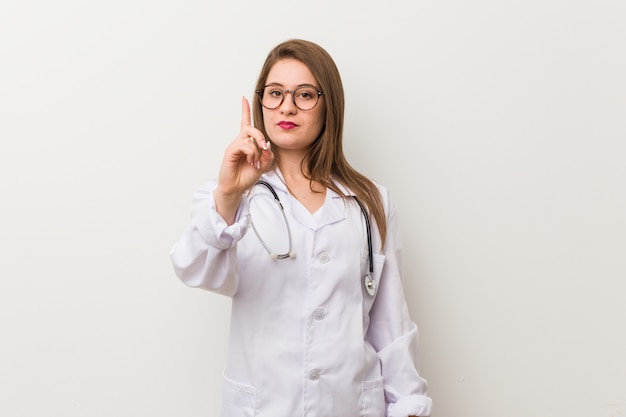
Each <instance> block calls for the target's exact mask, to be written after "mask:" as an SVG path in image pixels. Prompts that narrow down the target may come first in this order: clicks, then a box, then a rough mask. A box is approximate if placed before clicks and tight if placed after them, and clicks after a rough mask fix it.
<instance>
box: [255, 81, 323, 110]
mask: <svg viewBox="0 0 626 417" xmlns="http://www.w3.org/2000/svg"><path fill="white" fill-rule="evenodd" d="M267 87H274V88H276V89H278V90H280V89H281V88H280V86H278V85H275V84H267V85H265V86H263V88H260V89H258V90H255V93H256V94H257V96H258V97H259V103H261V106H263V107H265V108H266V109H268V110H276V109H277V108H279V107H280V106H282V105H283V103H284V102H285V97H286V95H287V93H289V94H291V102H292V103H293V105H294V106H296V107H297V108H298V109H299V110H302V111H309V110H313V109H314V108H315V107H316V106H317V103H319V102H320V97H321V96H323V95H324V92H323V91H320V90H318V89H317V87H316V86H314V85H311V84H305V85H300V86H298V87H296V88H294V89H293V90H287V89H282V92H283V96H282V98H281V99H280V103H278V105H277V106H276V107H267V106H266V105H264V104H263V93H264V92H265V89H266V88H267ZM305 87H312V88H314V89H315V91H316V92H317V101H316V102H315V104H314V105H313V107H311V108H310V109H303V108H301V107H300V106H298V105H297V104H296V95H295V94H294V92H295V91H296V90H298V89H300V88H305Z"/></svg>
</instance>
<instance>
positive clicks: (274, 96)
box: [261, 85, 285, 109]
mask: <svg viewBox="0 0 626 417" xmlns="http://www.w3.org/2000/svg"><path fill="white" fill-rule="evenodd" d="M262 94H263V95H262V96H261V104H262V105H263V107H266V108H268V109H275V108H276V107H278V106H280V103H282V101H283V95H284V94H285V93H284V92H283V90H282V89H280V88H278V87H274V86H271V85H268V86H267V87H265V88H264V89H263V93H262Z"/></svg>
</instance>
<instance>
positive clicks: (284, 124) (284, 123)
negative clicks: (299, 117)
mask: <svg viewBox="0 0 626 417" xmlns="http://www.w3.org/2000/svg"><path fill="white" fill-rule="evenodd" d="M277 125H278V126H279V127H281V128H282V129H286V130H289V129H293V128H294V127H298V125H297V124H295V123H293V122H287V121H284V120H283V121H281V122H278V123H277Z"/></svg>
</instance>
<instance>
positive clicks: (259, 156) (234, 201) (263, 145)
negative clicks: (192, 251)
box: [213, 97, 274, 224]
mask: <svg viewBox="0 0 626 417" xmlns="http://www.w3.org/2000/svg"><path fill="white" fill-rule="evenodd" d="M273 160H274V154H273V153H272V150H271V149H270V144H269V142H266V140H265V137H264V136H263V133H261V131H260V130H258V129H256V128H254V127H253V126H252V125H251V116H250V103H249V102H248V100H247V99H246V98H245V97H244V98H242V100H241V129H240V131H239V134H238V135H237V137H236V138H235V140H234V141H232V142H231V143H230V144H229V145H228V147H227V148H226V151H225V153H224V159H223V160H222V165H221V167H220V172H219V180H218V186H217V188H216V190H215V192H214V194H213V195H214V197H215V203H216V206H217V211H218V213H219V214H220V215H221V216H222V217H223V218H224V219H225V220H226V221H227V223H228V224H232V222H234V220H235V214H236V211H237V207H238V206H239V201H240V200H241V196H242V195H243V193H244V192H245V191H246V190H248V189H249V188H250V187H252V186H253V185H254V184H255V183H256V182H257V181H258V180H259V178H260V177H261V174H262V173H263V172H265V170H266V169H267V168H268V167H269V166H270V165H271V163H272V161H273Z"/></svg>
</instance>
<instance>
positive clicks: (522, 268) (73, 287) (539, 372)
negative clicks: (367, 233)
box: [0, 0, 626, 417]
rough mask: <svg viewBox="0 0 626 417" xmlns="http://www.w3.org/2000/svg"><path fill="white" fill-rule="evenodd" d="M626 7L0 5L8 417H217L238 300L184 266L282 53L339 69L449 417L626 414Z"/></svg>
mask: <svg viewBox="0 0 626 417" xmlns="http://www.w3.org/2000/svg"><path fill="white" fill-rule="evenodd" d="M625 20H626V5H625V3H624V2H623V1H618V0H613V1H610V0H596V1H591V0H588V1H559V0H541V1H539V0H530V1H525V2H512V1H509V2H498V1H489V0H478V1H473V2H464V1H459V0H457V1H453V0H443V1H441V0H440V1H423V2H418V3H414V4H412V2H409V1H406V2H399V1H393V0H392V1H386V2H372V1H356V0H355V1H345V2H335V1H330V0H321V1H317V2H304V3H299V2H287V1H278V0H267V1H263V2H260V1H252V0H250V1H240V2H229V3H226V2H224V4H217V3H213V2H200V1H187V2H175V1H165V0H162V1H141V0H124V1H121V0H108V1H106V2H104V1H96V2H94V1H92V2H78V1H69V0H60V1H56V2H44V1H11V0H5V1H3V2H2V3H1V5H0V137H1V151H0V195H1V214H2V215H1V216H0V250H1V253H2V255H1V257H0V271H1V273H2V276H1V278H0V335H1V339H0V340H1V342H0V415H2V416H11V417H22V416H24V417H26V416H28V417H35V416H64V417H72V416H76V417H84V416H90V417H96V416H103V417H104V416H106V417H110V416H116V417H122V416H124V417H125V416H129V417H130V416H133V417H134V416H148V415H149V416H154V417H165V416H183V415H184V416H188V417H194V416H197V417H201V416H202V417H205V416H214V415H216V413H217V410H218V408H219V389H220V388H219V387H220V382H221V369H222V366H223V362H224V358H225V352H226V334H227V331H228V315H229V301H228V300H227V299H224V298H222V297H219V296H217V295H214V294H210V293H206V292H202V291H200V290H191V289H188V288H186V287H184V286H183V285H182V284H181V283H180V282H178V280H177V279H176V278H175V276H174V274H173V272H172V269H171V266H170V263H169V259H168V252H169V249H170V247H171V245H172V244H173V243H174V241H175V240H176V238H177V237H178V236H179V234H180V233H181V232H182V230H183V228H184V226H185V225H186V223H187V220H188V212H189V203H190V198H191V193H192V192H193V190H194V189H195V188H196V187H197V186H198V185H200V184H201V183H203V182H204V181H206V180H207V179H209V178H211V177H213V176H214V175H215V174H216V172H217V167H218V163H219V161H220V158H221V155H222V152H223V149H224V146H225V145H226V143H228V142H229V141H230V140H231V139H232V138H233V137H234V135H236V133H237V132H238V124H239V117H240V108H239V100H240V97H241V96H242V95H247V96H248V97H250V95H251V90H252V88H253V84H254V81H255V79H256V76H257V73H258V71H259V69H260V66H261V64H262V61H263V59H264V58H265V55H266V54H267V52H268V51H269V49H271V47H273V46H274V45H275V44H276V43H278V42H280V41H282V40H285V39H287V38H291V37H303V38H307V39H310V40H313V41H316V42H318V43H320V44H321V45H323V46H324V47H325V48H326V49H328V51H329V52H330V53H331V54H332V55H333V56H334V57H335V59H336V61H337V64H338V66H339V68H340V71H341V72H342V74H343V77H344V82H345V87H346V94H347V100H348V101H347V105H348V108H347V121H346V122H347V125H346V153H347V154H348V157H349V158H350V160H351V161H352V162H353V164H354V165H355V166H356V167H357V168H359V169H360V170H362V171H363V172H364V173H366V174H368V175H369V176H371V177H372V178H373V179H376V180H378V181H380V182H382V183H384V184H385V185H387V186H388V187H389V188H390V189H391V191H392V193H393V195H394V196H395V199H396V202H397V203H398V205H399V208H400V213H401V216H402V221H403V225H404V231H405V234H404V238H405V241H406V247H407V252H408V253H407V255H408V259H407V265H406V270H407V272H408V276H407V278H406V279H407V289H406V290H407V298H408V299H409V301H410V304H411V312H412V314H413V317H414V319H415V321H416V322H417V323H418V325H419V326H420V329H421V349H422V369H421V370H422V373H423V375H424V376H425V377H426V378H428V379H429V382H430V384H431V389H430V393H431V394H432V396H433V397H434V400H435V415H436V416H440V417H451V416H459V417H460V416H463V417H473V416H481V417H485V416H486V417H502V416H507V417H522V416H524V417H527V416H535V417H544V416H545V417H560V416H563V417H565V416H567V417H583V416H584V417H588V416H594V417H617V416H624V415H626V382H625V381H626V359H625V358H624V352H626V332H625V331H624V326H625V318H626V307H625V305H626V303H625V302H624V301H625V300H624V298H625V294H626V292H625V290H626V283H625V281H626V280H625V278H626V256H625V250H626V221H625V219H624V213H626V192H625V187H624V180H625V178H626V164H625V163H624V159H625V151H626V144H625V143H626V141H625V140H626V118H625V117H624V115H625V114H626V82H625V77H624V74H626V56H625V51H626V49H625V46H626V45H625V42H624V39H626V25H624V21H625Z"/></svg>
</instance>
